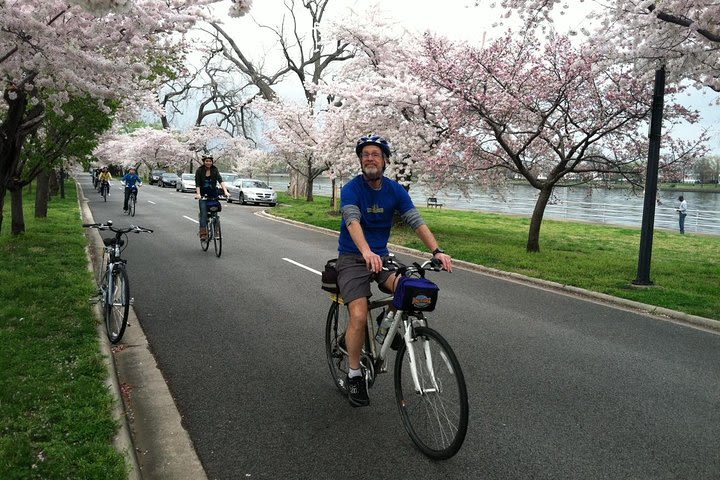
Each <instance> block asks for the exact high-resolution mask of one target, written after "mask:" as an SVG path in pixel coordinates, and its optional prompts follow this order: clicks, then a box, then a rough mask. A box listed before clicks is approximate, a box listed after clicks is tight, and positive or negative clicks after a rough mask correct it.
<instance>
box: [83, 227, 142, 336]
mask: <svg viewBox="0 0 720 480" xmlns="http://www.w3.org/2000/svg"><path fill="white" fill-rule="evenodd" d="M112 225H113V223H112V221H111V220H108V221H107V223H86V224H83V227H86V228H95V229H97V230H101V231H103V230H109V231H111V232H113V233H114V234H115V236H114V237H110V238H103V244H104V247H103V255H102V259H101V263H100V268H98V269H97V270H96V271H95V280H96V282H97V285H98V294H97V297H95V298H92V299H91V300H90V301H91V302H93V303H100V304H101V306H102V314H103V320H104V321H105V330H106V332H107V337H108V340H110V343H117V342H119V341H120V339H121V338H122V336H123V333H125V328H126V327H127V319H128V314H129V313H130V305H131V304H132V298H131V297H130V284H129V281H128V274H127V270H126V265H127V260H125V259H123V258H122V257H121V254H122V252H123V251H124V250H125V248H127V240H128V236H127V234H128V233H130V232H135V233H152V232H153V231H152V230H151V229H149V228H145V227H140V226H136V225H130V226H129V227H126V228H115V227H113V226H112Z"/></svg>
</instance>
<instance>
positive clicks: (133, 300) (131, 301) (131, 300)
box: [130, 297, 135, 305]
mask: <svg viewBox="0 0 720 480" xmlns="http://www.w3.org/2000/svg"><path fill="white" fill-rule="evenodd" d="M134 304H135V297H130V305H134Z"/></svg>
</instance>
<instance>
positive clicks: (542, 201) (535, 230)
mask: <svg viewBox="0 0 720 480" xmlns="http://www.w3.org/2000/svg"><path fill="white" fill-rule="evenodd" d="M552 191H553V186H552V185H549V186H543V188H542V189H541V190H540V194H539V195H538V199H537V201H536V202H535V208H534V209H533V214H532V218H531V219H530V231H529V232H528V241H527V251H528V252H539V251H540V227H541V226H542V219H543V215H545V207H547V204H548V201H550V196H551V195H552Z"/></svg>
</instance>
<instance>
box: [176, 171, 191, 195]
mask: <svg viewBox="0 0 720 480" xmlns="http://www.w3.org/2000/svg"><path fill="white" fill-rule="evenodd" d="M175 190H176V191H178V192H194V191H195V175H193V174H192V173H183V174H182V175H181V176H180V180H179V181H178V182H177V183H176V184H175Z"/></svg>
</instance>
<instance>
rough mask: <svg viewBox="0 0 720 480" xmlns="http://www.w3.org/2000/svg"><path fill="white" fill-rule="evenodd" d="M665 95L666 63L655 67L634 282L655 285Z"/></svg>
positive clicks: (635, 283)
mask: <svg viewBox="0 0 720 480" xmlns="http://www.w3.org/2000/svg"><path fill="white" fill-rule="evenodd" d="M664 95H665V66H664V65H663V66H662V67H660V68H659V69H657V70H655V90H654V93H653V100H652V110H651V114H650V135H649V136H650V146H649V149H648V162H647V173H646V175H645V203H644V205H643V218H642V228H641V231H640V254H639V257H638V271H637V278H635V280H633V282H632V283H633V284H634V285H652V283H653V282H652V281H651V280H650V258H651V257H652V243H653V229H654V227H655V201H656V199H657V183H658V169H659V168H658V165H659V164H660V132H661V128H662V115H663V97H664Z"/></svg>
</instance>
